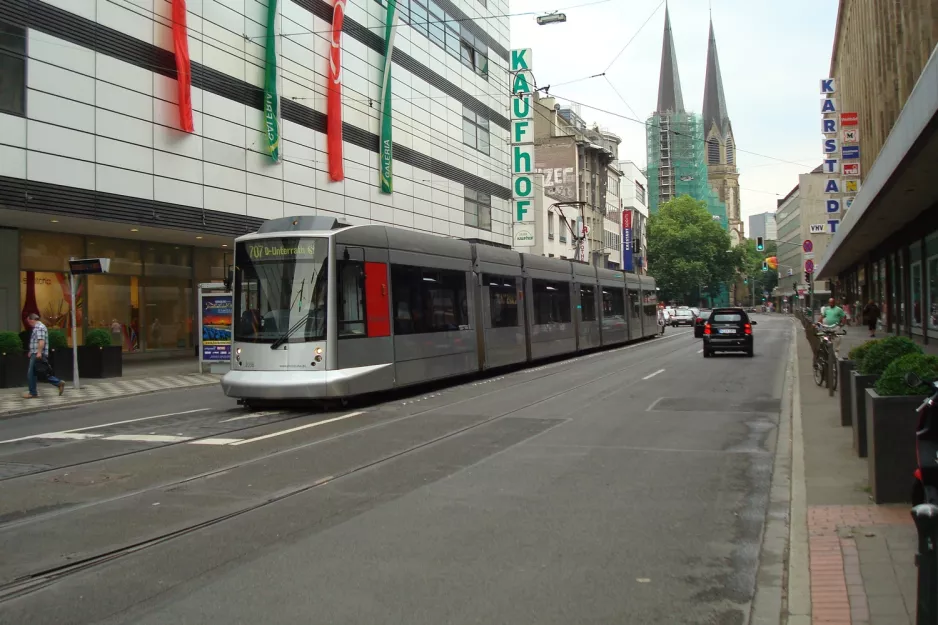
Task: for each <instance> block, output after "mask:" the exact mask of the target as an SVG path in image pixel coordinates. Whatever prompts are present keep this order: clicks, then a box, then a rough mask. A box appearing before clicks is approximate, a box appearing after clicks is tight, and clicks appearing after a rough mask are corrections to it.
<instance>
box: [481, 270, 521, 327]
mask: <svg viewBox="0 0 938 625" xmlns="http://www.w3.org/2000/svg"><path fill="white" fill-rule="evenodd" d="M482 284H484V285H485V286H487V287H488V288H489V312H490V313H491V318H492V327H493V328H514V327H517V326H518V291H517V289H516V288H515V279H514V278H509V277H506V276H491V275H484V276H482Z"/></svg>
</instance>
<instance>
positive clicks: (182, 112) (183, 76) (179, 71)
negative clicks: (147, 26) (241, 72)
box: [173, 0, 195, 132]
mask: <svg viewBox="0 0 938 625" xmlns="http://www.w3.org/2000/svg"><path fill="white" fill-rule="evenodd" d="M173 50H174V51H175V53H176V81H177V83H178V85H179V127H180V128H182V129H183V130H185V131H186V132H193V130H194V129H195V127H194V126H193V125H192V69H191V65H190V63H189V33H188V28H186V0H173Z"/></svg>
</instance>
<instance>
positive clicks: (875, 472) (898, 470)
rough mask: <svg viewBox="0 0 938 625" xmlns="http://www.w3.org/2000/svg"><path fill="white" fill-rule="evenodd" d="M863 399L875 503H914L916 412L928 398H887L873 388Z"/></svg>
mask: <svg viewBox="0 0 938 625" xmlns="http://www.w3.org/2000/svg"><path fill="white" fill-rule="evenodd" d="M864 395H865V399H866V401H865V402H864V403H866V432H867V443H868V447H869V462H868V463H867V466H868V468H869V473H870V487H871V488H872V490H873V501H875V502H876V503H878V504H882V503H908V502H911V501H912V485H913V480H914V478H913V473H914V471H915V468H916V458H915V430H916V426H917V425H918V413H916V412H915V409H916V408H918V407H919V405H921V403H922V402H923V401H925V397H924V396H916V395H912V396H909V395H900V396H897V397H886V396H883V395H880V394H878V393H877V392H876V391H875V390H874V389H871V388H868V389H866V390H865V393H864Z"/></svg>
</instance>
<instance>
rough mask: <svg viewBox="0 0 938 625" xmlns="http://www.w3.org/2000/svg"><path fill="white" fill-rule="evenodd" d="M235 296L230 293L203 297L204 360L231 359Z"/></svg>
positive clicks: (219, 360) (220, 360)
mask: <svg viewBox="0 0 938 625" xmlns="http://www.w3.org/2000/svg"><path fill="white" fill-rule="evenodd" d="M233 300H234V298H233V297H232V296H231V294H230V293H224V294H220V295H209V294H203V295H202V297H201V302H200V304H201V311H200V312H201V317H202V319H201V321H202V323H201V324H200V325H201V326H202V337H201V338H202V341H201V342H202V361H203V362H211V361H214V362H230V361H231V330H232V327H231V325H232V314H233V312H234V311H233V308H234V301H233Z"/></svg>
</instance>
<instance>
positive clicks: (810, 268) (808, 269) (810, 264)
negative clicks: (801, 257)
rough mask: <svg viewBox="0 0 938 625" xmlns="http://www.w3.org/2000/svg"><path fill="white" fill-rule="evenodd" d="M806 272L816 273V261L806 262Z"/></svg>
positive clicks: (809, 260)
mask: <svg viewBox="0 0 938 625" xmlns="http://www.w3.org/2000/svg"><path fill="white" fill-rule="evenodd" d="M804 270H805V272H807V273H814V261H813V260H811V259H810V258H809V259H808V260H806V261H804Z"/></svg>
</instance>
